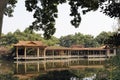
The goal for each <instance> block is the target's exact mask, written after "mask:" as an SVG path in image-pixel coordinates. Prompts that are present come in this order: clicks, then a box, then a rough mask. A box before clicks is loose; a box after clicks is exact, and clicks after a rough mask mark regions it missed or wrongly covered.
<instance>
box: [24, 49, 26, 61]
mask: <svg viewBox="0 0 120 80" xmlns="http://www.w3.org/2000/svg"><path fill="white" fill-rule="evenodd" d="M24 58H25V59H26V47H25V49H24Z"/></svg>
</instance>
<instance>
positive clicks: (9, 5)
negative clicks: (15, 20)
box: [0, 0, 17, 35]
mask: <svg viewBox="0 0 120 80" xmlns="http://www.w3.org/2000/svg"><path fill="white" fill-rule="evenodd" d="M16 2H17V0H0V35H1V33H2V23H3V16H4V14H5V15H7V16H9V17H11V16H12V12H13V10H14V7H15V3H16Z"/></svg>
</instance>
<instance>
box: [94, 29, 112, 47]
mask: <svg viewBox="0 0 120 80" xmlns="http://www.w3.org/2000/svg"><path fill="white" fill-rule="evenodd" d="M112 34H113V33H112V32H105V31H103V32H101V33H100V34H99V35H98V36H96V38H95V40H96V41H97V42H98V43H99V44H100V45H104V44H105V43H106V41H107V40H108V38H109V36H111V35H112Z"/></svg>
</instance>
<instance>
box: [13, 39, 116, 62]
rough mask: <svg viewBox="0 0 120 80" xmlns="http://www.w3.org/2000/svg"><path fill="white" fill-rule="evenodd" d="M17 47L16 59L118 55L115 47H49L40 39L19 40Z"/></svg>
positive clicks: (93, 57)
mask: <svg viewBox="0 0 120 80" xmlns="http://www.w3.org/2000/svg"><path fill="white" fill-rule="evenodd" d="M14 46H15V47H16V57H14V59H17V60H19V59H63V58H64V59H68V58H87V59H98V58H99V59H102V60H104V59H106V58H108V57H111V56H115V55H116V50H115V49H110V48H108V47H102V48H84V47H79V46H77V47H75V46H72V47H70V48H66V47H49V46H46V45H44V44H43V43H42V42H40V41H19V43H17V44H14Z"/></svg>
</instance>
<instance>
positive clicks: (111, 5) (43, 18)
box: [0, 0, 120, 38]
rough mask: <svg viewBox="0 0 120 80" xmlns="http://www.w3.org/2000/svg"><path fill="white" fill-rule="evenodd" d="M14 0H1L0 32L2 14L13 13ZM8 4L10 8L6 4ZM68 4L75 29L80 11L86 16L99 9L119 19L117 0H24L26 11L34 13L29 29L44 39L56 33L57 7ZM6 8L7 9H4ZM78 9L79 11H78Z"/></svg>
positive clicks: (79, 18) (79, 20)
mask: <svg viewBox="0 0 120 80" xmlns="http://www.w3.org/2000/svg"><path fill="white" fill-rule="evenodd" d="M16 2H17V1H16V0H2V1H1V2H0V5H1V6H0V7H1V8H0V10H1V11H0V12H1V13H0V16H1V20H0V22H1V23H0V25H1V26H0V31H1V29H2V19H3V13H4V11H6V12H7V13H11V12H13V10H12V9H13V7H14V5H15V3H16ZM8 3H10V4H11V7H8V6H7V4H8ZM63 3H68V4H69V5H70V8H71V9H70V11H71V13H70V16H72V17H73V19H72V20H71V24H72V25H73V26H75V27H76V28H77V27H79V24H80V22H81V15H80V11H82V12H83V14H86V13H87V12H89V11H95V10H97V9H98V8H101V12H103V13H105V14H106V15H108V16H110V17H118V18H120V2H119V0H89V1H88V0H25V7H26V10H27V11H29V12H32V11H34V15H33V17H34V18H35V21H34V22H33V23H32V25H31V26H30V28H31V29H35V30H43V31H44V37H45V38H50V37H51V36H52V35H53V34H54V33H55V31H56V28H55V27H54V26H55V19H56V18H57V15H58V9H57V7H58V5H59V4H63ZM6 7H7V8H6ZM79 9H80V10H79Z"/></svg>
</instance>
